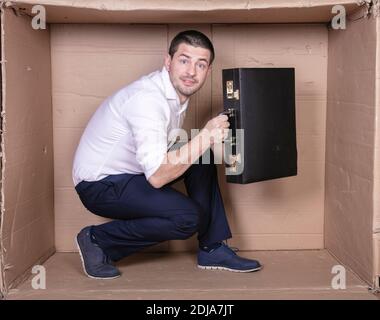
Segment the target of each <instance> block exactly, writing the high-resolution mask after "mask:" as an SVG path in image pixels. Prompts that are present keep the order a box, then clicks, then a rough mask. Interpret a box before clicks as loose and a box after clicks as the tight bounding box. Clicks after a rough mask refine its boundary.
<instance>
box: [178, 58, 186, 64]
mask: <svg viewBox="0 0 380 320" xmlns="http://www.w3.org/2000/svg"><path fill="white" fill-rule="evenodd" d="M179 62H181V63H182V64H186V63H187V60H186V59H181V60H179Z"/></svg>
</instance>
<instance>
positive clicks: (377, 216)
mask: <svg viewBox="0 0 380 320" xmlns="http://www.w3.org/2000/svg"><path fill="white" fill-rule="evenodd" d="M373 5H374V14H375V15H376V29H377V39H376V42H377V43H376V98H375V99H376V100H375V101H376V109H375V115H376V116H375V122H376V123H375V128H376V129H375V154H374V157H375V159H374V164H375V165H374V186H373V199H374V204H373V212H374V214H373V257H374V266H373V270H374V272H373V289H374V291H377V292H379V291H380V196H379V194H380V118H379V114H380V1H379V0H375V1H373Z"/></svg>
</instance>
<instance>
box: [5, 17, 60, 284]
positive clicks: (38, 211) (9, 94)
mask: <svg viewBox="0 0 380 320" xmlns="http://www.w3.org/2000/svg"><path fill="white" fill-rule="evenodd" d="M2 23H3V26H2V27H3V34H2V41H3V45H4V51H3V53H4V56H3V64H2V68H3V75H6V79H5V81H4V82H3V84H2V85H3V102H4V103H3V111H2V112H3V142H4V149H3V163H2V165H3V172H2V174H3V176H2V178H3V193H4V199H3V200H4V202H3V203H2V220H1V233H2V234H1V237H2V243H3V246H4V248H3V253H4V264H5V265H4V266H3V269H4V273H5V279H3V280H4V282H5V286H6V287H9V285H11V284H12V282H13V281H14V280H15V279H16V278H18V277H19V276H20V275H22V274H23V273H24V272H26V271H28V272H29V268H31V267H32V266H33V265H34V264H37V263H38V261H39V259H41V258H42V259H43V258H44V257H46V256H48V255H50V254H51V253H52V252H53V251H54V208H53V139H52V121H51V118H52V112H51V69H50V65H51V64H50V49H49V48H50V39H49V31H48V30H38V31H37V30H33V29H32V28H31V25H30V18H29V17H25V16H22V17H16V16H15V14H14V13H13V11H11V10H5V13H4V16H3V20H2Z"/></svg>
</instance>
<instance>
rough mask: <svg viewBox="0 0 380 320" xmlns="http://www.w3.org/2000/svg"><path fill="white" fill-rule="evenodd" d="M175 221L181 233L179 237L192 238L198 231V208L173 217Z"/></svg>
mask: <svg viewBox="0 0 380 320" xmlns="http://www.w3.org/2000/svg"><path fill="white" fill-rule="evenodd" d="M173 222H174V224H175V226H176V230H177V232H178V235H179V237H178V239H187V238H190V237H191V236H192V235H193V234H194V233H196V232H197V231H198V226H199V211H198V210H196V211H191V212H188V213H183V214H179V215H176V216H175V217H174V218H173Z"/></svg>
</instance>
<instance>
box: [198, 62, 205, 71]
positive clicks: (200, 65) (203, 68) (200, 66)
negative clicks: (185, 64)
mask: <svg viewBox="0 0 380 320" xmlns="http://www.w3.org/2000/svg"><path fill="white" fill-rule="evenodd" d="M198 67H199V68H201V69H202V70H205V69H206V65H205V64H204V63H199V64H198Z"/></svg>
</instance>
